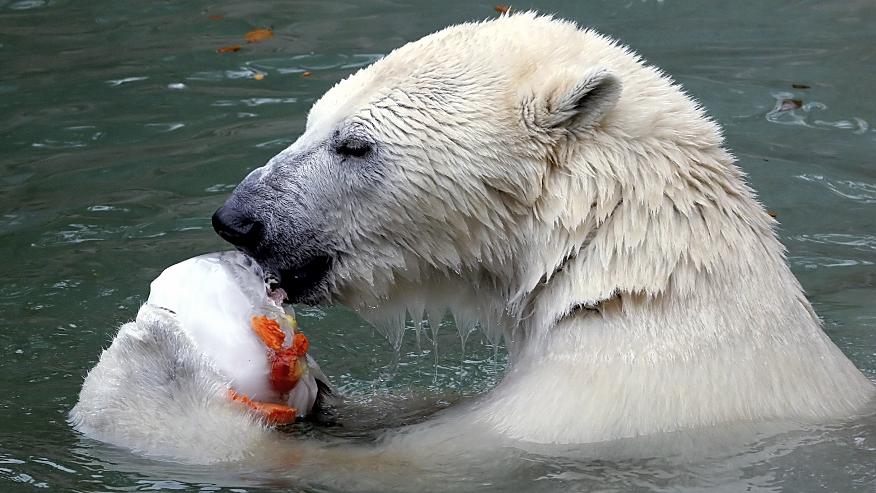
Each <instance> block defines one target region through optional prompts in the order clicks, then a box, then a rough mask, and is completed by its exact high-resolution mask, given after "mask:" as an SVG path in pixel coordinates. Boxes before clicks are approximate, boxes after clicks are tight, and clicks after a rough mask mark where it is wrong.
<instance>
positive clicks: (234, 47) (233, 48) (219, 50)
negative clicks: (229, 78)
mask: <svg viewBox="0 0 876 493" xmlns="http://www.w3.org/2000/svg"><path fill="white" fill-rule="evenodd" d="M235 51H240V45H231V46H223V47H222V48H217V49H216V52H217V53H234V52H235Z"/></svg>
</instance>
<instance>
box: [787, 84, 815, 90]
mask: <svg viewBox="0 0 876 493" xmlns="http://www.w3.org/2000/svg"><path fill="white" fill-rule="evenodd" d="M791 87H793V88H794V89H809V88H810V87H812V86H808V85H806V84H791Z"/></svg>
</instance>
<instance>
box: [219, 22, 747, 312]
mask: <svg viewBox="0 0 876 493" xmlns="http://www.w3.org/2000/svg"><path fill="white" fill-rule="evenodd" d="M720 145H721V137H720V135H719V131H718V129H717V127H716V126H715V125H714V124H712V123H711V122H710V121H709V120H708V119H707V118H706V117H705V116H704V115H703V114H702V112H701V110H700V109H699V108H698V107H697V105H696V104H695V103H693V102H692V101H691V100H690V99H689V98H688V97H686V96H685V95H684V94H683V93H682V92H681V91H680V90H679V89H678V88H677V87H676V86H674V85H673V84H672V82H671V81H670V80H669V79H668V78H667V77H665V76H663V75H662V74H661V73H660V72H659V71H658V70H656V69H654V68H651V67H648V66H646V65H644V64H643V63H642V62H641V61H640V59H639V58H638V57H637V56H636V55H634V54H633V53H631V52H630V51H629V50H627V49H626V48H624V47H622V46H619V45H618V44H616V43H615V42H613V41H611V40H610V39H608V38H606V37H603V36H601V35H599V34H596V33H594V32H592V31H589V30H580V29H578V28H577V27H576V26H575V25H573V24H572V23H569V22H563V21H558V20H554V19H551V18H549V17H540V16H536V15H535V14H532V13H524V14H516V15H511V16H502V17H500V18H498V19H495V20H491V21H486V22H481V23H469V24H462V25H458V26H453V27H450V28H447V29H445V30H442V31H439V32H437V33H435V34H432V35H430V36H427V37H425V38H422V39H420V40H419V41H416V42H413V43H409V44H407V45H405V46H403V47H401V48H399V49H397V50H395V51H393V52H392V53H390V54H389V55H388V56H386V57H385V58H383V59H382V60H380V61H378V62H376V63H374V64H373V65H371V66H369V67H367V68H364V69H362V70H360V71H359V72H357V73H355V74H353V75H351V76H350V77H348V78H347V79H345V80H343V81H341V82H340V83H338V84H337V85H336V86H335V87H334V88H332V89H331V90H330V91H329V92H328V93H326V94H325V95H324V96H323V97H322V98H321V99H320V100H319V101H317V102H316V104H314V106H313V108H312V109H311V111H310V114H309V116H308V120H307V127H306V130H305V132H304V134H303V135H301V137H300V138H299V139H298V140H297V141H296V142H295V143H294V144H292V145H291V146H289V147H288V148H287V149H285V150H284V151H282V152H281V153H279V154H278V155H276V156H275V157H274V158H272V159H271V160H270V161H269V162H268V163H267V164H266V165H264V166H262V167H260V168H258V169H256V170H254V171H253V172H252V173H250V174H249V176H247V177H246V179H245V180H243V182H242V183H241V184H240V185H239V186H238V187H237V189H236V190H235V191H234V193H233V195H232V196H231V197H230V198H229V199H228V201H227V202H226V204H225V205H224V206H223V207H222V208H220V209H219V210H218V211H217V213H216V214H215V216H214V225H215V227H216V229H217V231H218V232H219V233H220V235H222V236H223V237H224V238H225V239H227V240H229V241H230V242H231V243H233V244H234V245H236V246H237V247H238V248H240V249H242V250H243V251H245V252H246V253H248V254H250V255H252V256H253V257H255V258H256V259H257V260H258V261H259V262H260V263H262V264H263V265H264V266H265V267H266V268H267V269H268V270H270V271H273V272H275V273H276V274H277V275H278V277H279V278H280V279H281V283H282V285H283V287H284V288H285V289H286V291H287V292H288V293H289V294H290V297H291V299H292V301H295V302H306V303H320V302H327V301H339V302H342V303H345V304H348V305H351V306H353V307H355V308H359V309H361V310H363V311H373V310H378V311H381V312H387V313H390V318H391V317H392V316H395V317H398V316H401V317H402V318H403V317H404V316H405V313H408V314H410V315H412V316H414V317H418V316H420V315H422V314H423V310H424V309H425V310H426V312H427V313H428V312H429V311H432V310H438V311H440V313H443V310H444V308H445V307H449V308H450V309H451V310H454V311H457V312H465V313H466V318H468V319H471V320H474V319H480V320H481V322H483V323H489V322H490V321H499V320H503V321H508V319H510V320H511V322H514V321H515V320H516V321H519V320H521V319H523V318H525V312H526V311H527V310H531V309H534V306H533V303H535V302H534V301H533V299H534V296H533V294H534V293H535V292H536V291H543V290H544V286H545V284H546V283H549V281H550V280H551V279H552V278H553V277H554V276H555V275H556V274H557V273H558V272H559V271H562V270H563V269H565V268H566V267H567V263H568V262H569V260H570V259H572V258H575V257H577V256H578V255H579V254H580V253H581V252H582V251H584V249H585V248H587V247H588V245H590V243H592V242H593V241H594V240H595V239H596V237H595V235H594V233H595V232H596V231H597V230H598V229H599V228H600V226H601V225H603V224H605V223H606V221H607V219H608V218H609V217H611V216H624V214H626V216H630V217H632V216H631V215H630V214H629V211H628V210H627V209H628V208H631V207H634V208H639V209H641V210H643V211H645V212H644V214H643V215H641V217H644V218H645V223H647V218H648V213H647V211H648V210H651V211H654V210H657V209H660V208H662V207H668V208H675V210H676V211H679V210H680V211H682V212H684V213H686V212H687V211H688V210H693V209H694V208H695V207H696V202H697V200H698V199H697V197H691V196H684V197H679V198H677V199H675V200H673V199H672V193H671V192H672V190H671V189H670V187H669V185H667V183H669V182H670V181H671V178H673V176H677V175H688V174H690V173H689V172H688V170H686V169H683V170H681V171H679V170H678V169H676V165H675V164H674V163H678V162H683V163H691V162H694V160H695V161H696V162H697V163H705V164H704V166H705V167H706V168H708V167H709V166H711V167H712V168H715V169H718V168H722V169H718V170H717V171H716V172H717V173H718V174H722V175H723V174H727V173H729V174H731V175H733V174H738V172H736V171H735V168H733V169H731V170H730V171H726V170H723V167H724V166H725V164H726V163H724V162H722V160H723V161H726V162H729V156H727V155H726V153H724V152H723V151H722V150H721V148H720ZM727 166H730V167H731V168H732V165H727ZM692 173H693V174H696V172H692ZM704 174H709V172H708V170H707V171H706V172H705V173H704ZM694 179H698V177H696V176H694ZM706 181H708V180H706ZM722 187H723V185H720V184H718V185H715V184H714V183H706V184H704V185H703V188H704V190H705V191H704V192H703V193H704V194H709V193H712V190H717V191H716V192H715V193H724V194H726V193H733V191H732V190H731V189H733V188H734V187H737V185H736V184H731V185H730V186H729V187H724V188H723V189H722ZM727 190H730V191H727ZM679 195H680V194H679ZM667 197H669V200H670V202H666V200H667ZM633 215H638V213H635V214H633ZM627 226H629V225H626V226H624V227H627ZM633 226H634V227H633V228H631V229H630V232H631V233H630V234H634V235H639V236H642V237H648V236H649V234H648V233H649V229H648V227H647V224H638V225H635V224H634V225H633ZM602 236H609V237H610V238H609V239H608V240H606V241H611V242H614V243H613V244H612V245H610V246H607V247H606V248H608V249H609V250H612V251H614V250H617V251H624V252H626V254H628V255H630V256H633V254H634V252H633V251H632V250H634V249H635V248H636V244H634V243H629V244H627V245H623V244H618V243H617V242H618V241H620V242H621V243H623V240H622V239H619V238H617V237H612V235H609V234H603V235H602ZM615 236H616V235H615ZM663 240H665V238H663ZM643 241H645V242H647V241H650V240H648V239H647V238H646V239H645V240H643ZM625 248H626V249H625ZM667 248H668V250H672V249H673V248H675V249H677V248H680V247H675V246H672V245H669V246H668V247H663V250H667ZM652 250H654V252H649V253H648V255H649V256H648V257H646V258H641V259H640V260H638V261H639V262H650V263H651V264H652V265H650V267H649V269H646V270H648V272H651V271H656V274H655V275H653V276H651V277H649V279H647V280H645V281H641V282H640V281H639V280H636V279H607V280H604V281H599V282H597V281H598V280H597V279H594V282H593V287H591V288H587V289H585V291H587V292H586V293H580V296H577V297H576V296H575V295H573V294H568V293H567V294H566V295H565V298H568V299H567V300H566V301H565V302H564V303H562V305H563V306H562V307H558V308H555V309H553V310H554V311H556V312H557V313H561V312H564V311H568V310H570V309H572V307H574V306H581V305H589V304H593V303H594V302H598V301H599V300H600V298H605V297H608V296H610V294H611V293H613V292H615V291H616V290H618V289H625V290H642V289H656V290H659V289H662V288H663V287H664V286H663V284H665V282H666V278H667V276H668V275H669V274H668V272H669V271H670V270H671V268H672V266H671V265H664V264H667V262H669V263H671V262H674V261H675V260H674V259H672V258H671V257H672V255H673V252H668V253H667V252H665V251H664V252H662V253H659V252H658V250H660V248H652ZM655 252H658V253H655ZM597 253H598V252H594V254H593V255H590V257H591V258H593V256H594V255H596V254H597ZM664 253H666V255H664ZM658 254H659V256H661V257H667V258H669V260H666V259H664V258H656V257H654V256H655V255H658ZM602 255H605V256H607V257H606V258H605V259H603V260H604V261H606V262H607V261H609V258H608V257H610V256H611V253H610V252H607V251H606V252H602ZM603 263H604V262H603ZM602 277H604V278H610V277H612V276H611V275H603V276H602ZM564 289H568V288H564ZM389 305H391V307H390V308H391V309H389V310H388V311H387V310H383V309H384V308H386V307H387V306H389ZM439 305H440V306H439ZM384 315H385V314H384ZM556 315H557V314H553V315H550V316H548V318H551V317H556ZM439 316H440V315H439ZM486 319H489V321H488V320H486ZM506 325H507V324H506ZM511 325H514V324H513V323H512V324H511Z"/></svg>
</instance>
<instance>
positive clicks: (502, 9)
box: [493, 3, 511, 14]
mask: <svg viewBox="0 0 876 493" xmlns="http://www.w3.org/2000/svg"><path fill="white" fill-rule="evenodd" d="M493 8H494V9H496V13H499V14H507V13H508V12H511V7H509V6H508V5H502V4H501V3H500V4H499V5H496V6H495V7H493Z"/></svg>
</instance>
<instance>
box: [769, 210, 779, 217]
mask: <svg viewBox="0 0 876 493" xmlns="http://www.w3.org/2000/svg"><path fill="white" fill-rule="evenodd" d="M767 214H768V215H769V216H770V217H771V218H773V219H775V218H777V217H779V213H778V212H776V211H767Z"/></svg>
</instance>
